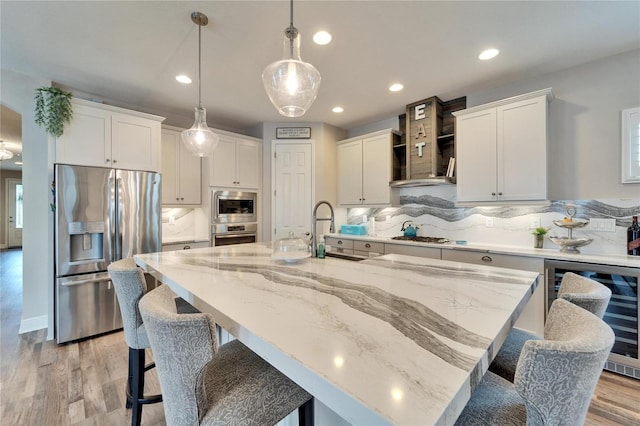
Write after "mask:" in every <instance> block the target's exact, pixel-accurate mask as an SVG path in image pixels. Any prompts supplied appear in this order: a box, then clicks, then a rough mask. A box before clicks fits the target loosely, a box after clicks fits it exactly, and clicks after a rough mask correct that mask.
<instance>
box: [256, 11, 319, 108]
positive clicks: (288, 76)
mask: <svg viewBox="0 0 640 426" xmlns="http://www.w3.org/2000/svg"><path fill="white" fill-rule="evenodd" d="M290 18H291V19H290V22H289V28H286V29H285V30H284V59H282V60H280V61H276V62H274V63H272V64H270V65H267V67H266V68H265V69H264V71H263V72H262V83H263V84H264V89H265V90H266V91H267V95H268V96H269V99H270V100H271V103H272V104H273V106H274V107H276V109H277V110H278V112H279V113H280V114H281V115H284V116H285V117H301V116H303V115H304V114H305V113H306V112H307V110H308V109H309V108H310V107H311V104H313V101H315V99H316V96H317V95H318V90H319V89H320V73H319V72H318V70H317V69H316V68H315V67H314V66H313V65H311V64H310V63H307V62H303V61H302V59H300V34H299V33H298V30H297V29H296V28H295V27H294V26H293V0H291V8H290Z"/></svg>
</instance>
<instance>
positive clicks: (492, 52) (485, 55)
mask: <svg viewBox="0 0 640 426" xmlns="http://www.w3.org/2000/svg"><path fill="white" fill-rule="evenodd" d="M498 53H500V51H499V50H498V49H487V50H484V51H482V53H480V55H478V59H480V60H482V61H486V60H488V59H492V58H495V57H496V56H498Z"/></svg>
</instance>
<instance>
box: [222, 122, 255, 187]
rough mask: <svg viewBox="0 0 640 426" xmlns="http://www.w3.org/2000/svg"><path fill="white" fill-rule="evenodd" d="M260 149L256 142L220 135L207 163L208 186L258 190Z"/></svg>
mask: <svg viewBox="0 0 640 426" xmlns="http://www.w3.org/2000/svg"><path fill="white" fill-rule="evenodd" d="M261 148H262V144H261V143H259V142H257V141H254V140H250V139H245V138H240V137H235V136H230V135H226V134H221V135H220V141H219V142H218V146H217V147H216V149H215V151H214V152H213V154H212V155H211V159H210V161H209V185H210V186H215V187H219V188H238V189H259V188H260V170H261V167H260V165H261V161H260V160H261V153H262V149H261Z"/></svg>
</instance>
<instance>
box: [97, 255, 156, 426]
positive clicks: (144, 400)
mask: <svg viewBox="0 0 640 426" xmlns="http://www.w3.org/2000/svg"><path fill="white" fill-rule="evenodd" d="M108 271H109V275H110V277H111V281H112V282H113V285H114V287H115V289H116V295H117V296H118V304H119V306H120V313H121V314H122V323H123V326H124V338H125V340H126V341H127V346H129V374H128V380H127V403H126V406H127V408H132V413H131V424H132V425H139V424H140V421H141V418H142V405H143V404H152V403H156V402H161V401H162V396H161V395H150V396H146V397H145V396H144V373H145V371H147V370H149V369H151V368H153V367H154V364H150V365H145V349H147V348H150V347H151V344H150V343H149V338H148V337H147V332H146V329H145V326H144V322H143V321H142V317H141V316H140V311H139V309H138V303H139V302H140V299H141V298H142V296H143V295H144V294H145V292H146V289H147V284H146V281H145V278H144V273H143V272H142V270H141V269H140V268H138V267H137V265H136V264H135V262H134V261H133V259H132V258H126V259H122V260H119V261H117V262H113V263H111V264H110V265H109V267H108Z"/></svg>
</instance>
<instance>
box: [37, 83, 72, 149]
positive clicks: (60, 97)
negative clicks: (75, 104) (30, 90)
mask: <svg viewBox="0 0 640 426" xmlns="http://www.w3.org/2000/svg"><path fill="white" fill-rule="evenodd" d="M35 100H36V110H35V112H36V124H37V125H39V126H44V128H45V130H46V131H47V133H49V134H50V135H51V136H55V137H57V138H59V137H60V136H62V133H63V131H64V125H65V123H70V122H71V117H72V116H73V109H72V107H71V92H67V91H65V90H62V89H59V88H57V87H40V88H38V89H36V96H35Z"/></svg>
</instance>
